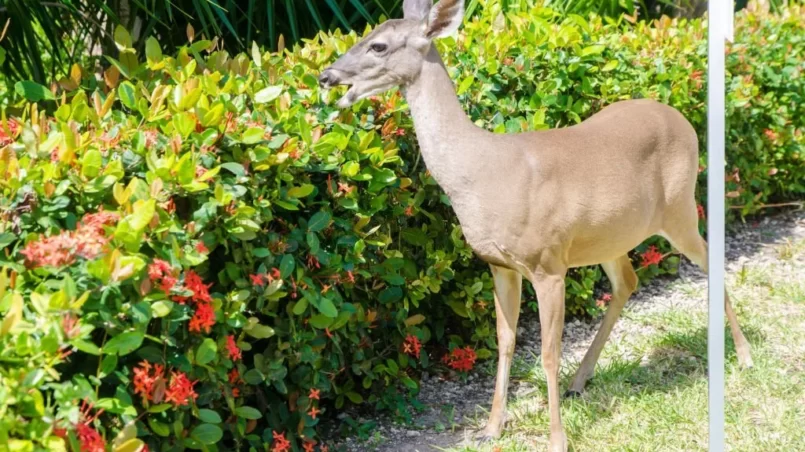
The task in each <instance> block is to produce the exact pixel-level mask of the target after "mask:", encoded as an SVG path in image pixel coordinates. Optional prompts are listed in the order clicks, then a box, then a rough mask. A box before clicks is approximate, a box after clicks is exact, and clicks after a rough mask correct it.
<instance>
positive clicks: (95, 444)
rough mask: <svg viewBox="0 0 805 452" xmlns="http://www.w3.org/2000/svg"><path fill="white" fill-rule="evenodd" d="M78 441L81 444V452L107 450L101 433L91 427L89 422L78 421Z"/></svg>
mask: <svg viewBox="0 0 805 452" xmlns="http://www.w3.org/2000/svg"><path fill="white" fill-rule="evenodd" d="M75 432H76V436H78V442H79V443H80V444H81V452H105V451H106V444H104V442H103V438H102V437H101V434H100V433H98V431H97V430H95V429H94V428H92V427H90V426H89V424H85V423H83V422H82V423H78V424H76V426H75Z"/></svg>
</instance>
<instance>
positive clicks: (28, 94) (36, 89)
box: [14, 80, 55, 102]
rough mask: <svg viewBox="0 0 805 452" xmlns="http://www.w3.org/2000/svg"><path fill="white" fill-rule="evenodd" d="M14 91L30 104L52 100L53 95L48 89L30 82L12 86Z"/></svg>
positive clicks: (21, 82)
mask: <svg viewBox="0 0 805 452" xmlns="http://www.w3.org/2000/svg"><path fill="white" fill-rule="evenodd" d="M14 91H16V92H17V94H19V95H20V96H22V97H24V98H25V99H26V100H28V101H31V102H39V101H40V100H43V99H44V100H53V99H55V97H53V93H51V92H50V90H49V89H47V88H46V87H44V86H42V85H40V84H39V83H36V82H32V81H30V80H23V81H20V82H17V83H16V84H15V85H14Z"/></svg>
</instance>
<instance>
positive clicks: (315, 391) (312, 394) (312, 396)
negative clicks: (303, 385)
mask: <svg viewBox="0 0 805 452" xmlns="http://www.w3.org/2000/svg"><path fill="white" fill-rule="evenodd" d="M320 393H321V390H319V389H316V388H310V394H308V395H307V398H308V399H310V400H319V394H320Z"/></svg>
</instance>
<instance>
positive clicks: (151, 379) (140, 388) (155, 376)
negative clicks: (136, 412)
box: [134, 361, 165, 403]
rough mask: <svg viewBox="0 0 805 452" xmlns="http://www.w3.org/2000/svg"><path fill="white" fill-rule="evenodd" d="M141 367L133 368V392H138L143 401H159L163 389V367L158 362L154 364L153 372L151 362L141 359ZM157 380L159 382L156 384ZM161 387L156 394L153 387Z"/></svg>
mask: <svg viewBox="0 0 805 452" xmlns="http://www.w3.org/2000/svg"><path fill="white" fill-rule="evenodd" d="M140 366H141V367H135V368H134V394H138V395H140V396H141V397H142V398H143V402H145V401H146V400H147V401H150V402H157V403H159V402H161V401H162V394H163V391H164V389H165V382H164V376H165V369H164V368H163V367H162V365H160V364H155V365H154V367H153V373H152V372H151V363H149V362H148V361H143V362H141V363H140ZM158 382H159V384H158ZM159 387H161V388H162V389H160V390H159V391H158V394H156V395H155V393H156V392H157V391H154V389H156V388H159Z"/></svg>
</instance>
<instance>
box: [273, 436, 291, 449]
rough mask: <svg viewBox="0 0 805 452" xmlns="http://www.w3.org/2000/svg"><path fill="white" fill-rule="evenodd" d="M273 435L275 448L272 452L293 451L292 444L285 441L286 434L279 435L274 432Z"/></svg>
mask: <svg viewBox="0 0 805 452" xmlns="http://www.w3.org/2000/svg"><path fill="white" fill-rule="evenodd" d="M271 434H272V435H273V436H274V447H273V448H272V449H271V450H272V452H286V451H288V450H290V449H291V443H290V441H288V440H287V439H285V433H277V432H275V431H272V432H271Z"/></svg>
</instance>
